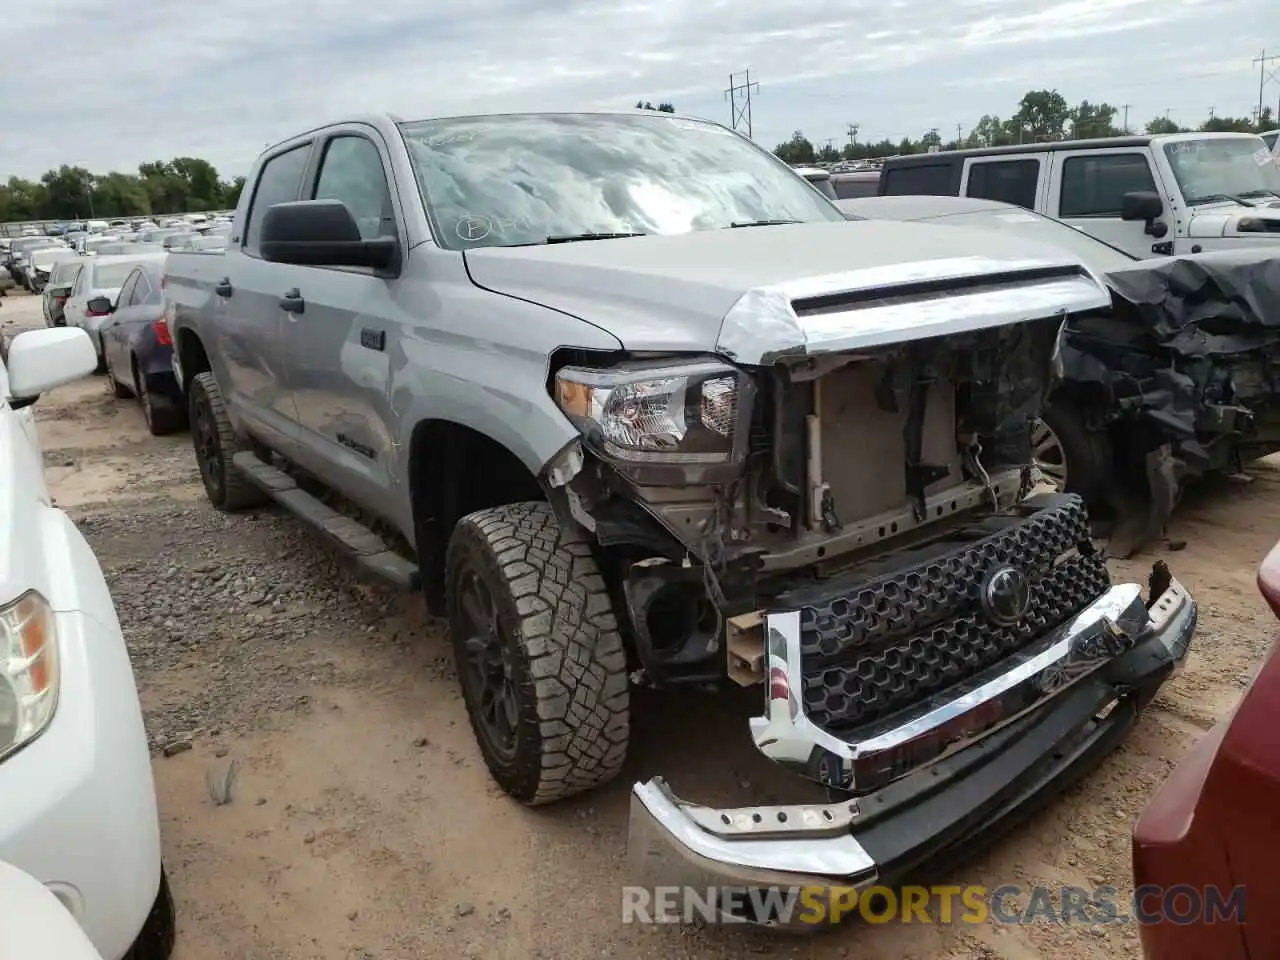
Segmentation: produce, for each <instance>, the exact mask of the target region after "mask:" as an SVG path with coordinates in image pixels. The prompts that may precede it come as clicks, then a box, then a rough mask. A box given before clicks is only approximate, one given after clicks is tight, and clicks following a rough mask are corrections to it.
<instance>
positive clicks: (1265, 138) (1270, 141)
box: [1262, 132, 1280, 150]
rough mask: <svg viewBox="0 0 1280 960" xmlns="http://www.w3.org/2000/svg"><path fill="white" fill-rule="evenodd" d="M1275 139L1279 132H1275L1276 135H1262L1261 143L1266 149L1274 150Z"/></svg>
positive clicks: (1279, 134) (1279, 135)
mask: <svg viewBox="0 0 1280 960" xmlns="http://www.w3.org/2000/svg"><path fill="white" fill-rule="evenodd" d="M1277 137H1280V132H1277V133H1264V134H1263V135H1262V142H1263V143H1265V144H1266V145H1267V146H1268V147H1270V148H1271V149H1272V150H1274V149H1275V148H1276V138H1277Z"/></svg>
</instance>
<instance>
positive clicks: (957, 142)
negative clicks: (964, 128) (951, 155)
mask: <svg viewBox="0 0 1280 960" xmlns="http://www.w3.org/2000/svg"><path fill="white" fill-rule="evenodd" d="M960 138H961V135H960V124H958V123H957V124H956V147H957V148H959V146H960Z"/></svg>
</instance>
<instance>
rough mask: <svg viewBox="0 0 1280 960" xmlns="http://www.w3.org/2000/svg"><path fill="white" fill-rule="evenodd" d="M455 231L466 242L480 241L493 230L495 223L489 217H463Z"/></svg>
mask: <svg viewBox="0 0 1280 960" xmlns="http://www.w3.org/2000/svg"><path fill="white" fill-rule="evenodd" d="M453 232H454V233H455V234H457V235H458V239H459V240H462V241H465V242H466V243H478V242H479V241H481V240H483V239H485V237H487V236H489V234H490V233H492V232H493V224H492V223H490V222H489V219H488V218H487V217H462V218H461V219H459V220H458V223H457V225H456V226H455V227H454V228H453Z"/></svg>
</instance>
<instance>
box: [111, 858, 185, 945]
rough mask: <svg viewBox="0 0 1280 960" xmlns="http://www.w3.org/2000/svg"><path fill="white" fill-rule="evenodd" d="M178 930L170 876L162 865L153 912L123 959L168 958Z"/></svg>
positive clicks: (152, 907)
mask: <svg viewBox="0 0 1280 960" xmlns="http://www.w3.org/2000/svg"><path fill="white" fill-rule="evenodd" d="M177 932H178V928H177V923H176V911H175V909H174V906H173V893H172V892H171V891H170V890H169V878H168V877H167V876H165V872H164V868H163V867H162V868H161V869H160V889H159V890H157V891H156V899H155V902H154V903H153V904H152V906H151V912H150V913H149V914H148V915H147V920H146V922H145V923H144V924H143V925H142V930H141V931H140V932H139V933H138V939H137V940H135V941H134V942H133V945H132V946H131V947H129V951H128V952H127V953H126V954H125V955H124V957H123V958H121V960H168V957H169V955H170V954H171V953H173V944H174V940H175V939H176V938H177Z"/></svg>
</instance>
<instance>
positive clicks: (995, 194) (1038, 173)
mask: <svg viewBox="0 0 1280 960" xmlns="http://www.w3.org/2000/svg"><path fill="white" fill-rule="evenodd" d="M1048 167H1049V165H1048V162H1047V155H1046V154H1044V153H1029V154H1021V155H1016V156H1010V155H1009V154H998V155H996V156H988V157H966V158H965V161H964V174H963V180H962V181H961V182H962V183H963V184H964V186H963V187H962V189H961V194H960V195H961V196H964V197H977V198H979V199H981V200H998V201H1000V202H1001V203H1013V204H1016V205H1018V206H1019V207H1025V208H1026V209H1028V210H1037V211H1042V210H1043V209H1044V200H1045V195H1046V193H1047V184H1048Z"/></svg>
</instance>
